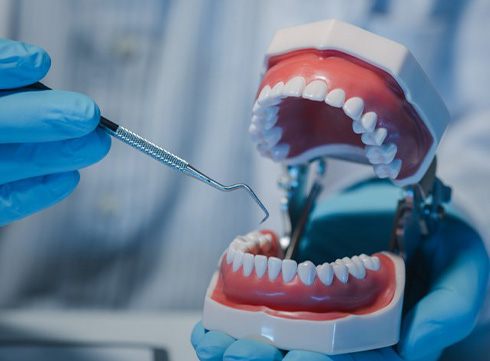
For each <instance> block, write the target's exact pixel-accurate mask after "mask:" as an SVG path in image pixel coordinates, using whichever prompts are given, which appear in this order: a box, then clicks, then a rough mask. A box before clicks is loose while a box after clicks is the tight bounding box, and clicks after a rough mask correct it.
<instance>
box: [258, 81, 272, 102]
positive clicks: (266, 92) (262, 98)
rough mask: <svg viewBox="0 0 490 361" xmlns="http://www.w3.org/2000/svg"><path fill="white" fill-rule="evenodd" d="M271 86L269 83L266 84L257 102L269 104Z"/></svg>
mask: <svg viewBox="0 0 490 361" xmlns="http://www.w3.org/2000/svg"><path fill="white" fill-rule="evenodd" d="M271 90H272V89H271V87H270V86H269V85H266V86H265V87H263V88H262V90H261V91H260V94H259V97H258V98H257V102H258V103H259V104H260V105H264V104H267V101H268V99H269V96H270V94H271Z"/></svg>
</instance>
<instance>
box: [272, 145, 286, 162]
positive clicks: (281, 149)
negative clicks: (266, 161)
mask: <svg viewBox="0 0 490 361" xmlns="http://www.w3.org/2000/svg"><path fill="white" fill-rule="evenodd" d="M270 152H271V156H272V159H273V160H275V161H276V162H279V161H281V160H284V159H286V157H287V156H288V153H289V145H288V144H279V145H276V146H275V147H273V148H272V149H271V150H270Z"/></svg>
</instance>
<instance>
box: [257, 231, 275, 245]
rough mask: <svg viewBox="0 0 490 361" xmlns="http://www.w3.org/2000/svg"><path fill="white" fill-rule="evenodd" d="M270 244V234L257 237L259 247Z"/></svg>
mask: <svg viewBox="0 0 490 361" xmlns="http://www.w3.org/2000/svg"><path fill="white" fill-rule="evenodd" d="M271 242H272V237H271V235H270V234H263V233H261V234H260V236H259V245H260V247H264V246H265V245H267V244H269V243H271Z"/></svg>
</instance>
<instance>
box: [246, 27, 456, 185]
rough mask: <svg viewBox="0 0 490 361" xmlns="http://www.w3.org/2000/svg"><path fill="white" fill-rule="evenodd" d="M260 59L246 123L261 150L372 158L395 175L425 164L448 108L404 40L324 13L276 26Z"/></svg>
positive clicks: (402, 178) (292, 158)
mask: <svg viewBox="0 0 490 361" xmlns="http://www.w3.org/2000/svg"><path fill="white" fill-rule="evenodd" d="M265 64H266V72H265V74H264V77H263V80H262V82H261V85H260V87H259V92H258V95H257V99H256V103H255V105H254V114H253V117H252V125H251V127H250V133H251V135H252V138H253V139H254V141H255V142H256V143H257V147H258V149H259V151H260V152H261V154H263V155H264V156H267V157H270V158H272V159H274V160H276V161H283V162H284V163H286V164H299V163H304V162H306V161H309V160H311V159H313V158H316V157H320V156H330V157H337V158H341V159H347V160H351V161H357V162H362V163H370V164H372V165H373V168H374V171H375V173H376V175H377V176H378V177H380V178H391V179H393V180H394V181H395V183H397V184H398V185H406V184H413V183H416V182H418V181H419V180H420V179H421V178H422V176H423V175H424V174H425V172H426V170H427V169H428V167H429V165H430V163H431V161H432V159H433V157H434V154H435V150H436V147H437V145H438V143H439V140H440V137H441V136H442V132H443V130H444V129H445V127H446V125H447V122H448V118H449V117H448V114H447V110H446V108H445V106H444V105H443V103H442V101H441V99H440V98H439V96H438V95H437V93H436V92H435V90H434V89H433V87H432V85H431V84H430V83H429V81H428V80H427V78H426V77H425V74H424V73H423V71H422V70H421V69H420V67H419V66H418V64H417V62H416V61H415V59H414V58H413V56H412V55H411V54H410V53H409V52H408V50H407V49H406V48H404V47H403V46H401V45H399V44H397V43H394V42H392V41H390V40H387V39H384V38H381V37H378V36H376V35H374V34H370V33H368V32H366V31H364V30H362V29H359V28H356V27H353V26H351V25H349V24H345V23H342V22H339V21H335V20H328V21H325V22H320V23H314V24H308V25H305V26H300V27H296V28H290V29H285V30H281V31H279V32H278V33H277V34H276V36H275V38H274V39H273V42H272V44H271V46H270V48H269V52H268V54H267V55H266V62H265ZM407 69H408V70H407Z"/></svg>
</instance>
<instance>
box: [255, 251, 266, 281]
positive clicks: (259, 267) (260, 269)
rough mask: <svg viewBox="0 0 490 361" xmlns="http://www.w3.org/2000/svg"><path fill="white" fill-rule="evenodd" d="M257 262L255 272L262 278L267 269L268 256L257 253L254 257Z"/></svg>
mask: <svg viewBox="0 0 490 361" xmlns="http://www.w3.org/2000/svg"><path fill="white" fill-rule="evenodd" d="M254 263H255V274H256V275H257V277H258V278H262V276H263V275H264V273H265V271H266V270H267V257H266V256H263V255H261V254H260V255H257V256H255V259H254Z"/></svg>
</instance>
